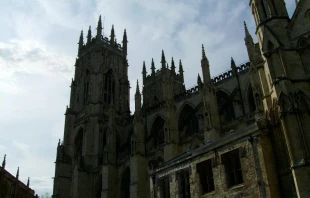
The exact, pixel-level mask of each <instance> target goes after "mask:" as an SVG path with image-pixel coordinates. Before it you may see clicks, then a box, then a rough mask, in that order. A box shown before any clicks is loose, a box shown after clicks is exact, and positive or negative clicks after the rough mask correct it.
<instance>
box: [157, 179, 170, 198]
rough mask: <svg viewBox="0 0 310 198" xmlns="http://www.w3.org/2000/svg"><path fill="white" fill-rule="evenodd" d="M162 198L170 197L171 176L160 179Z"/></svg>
mask: <svg viewBox="0 0 310 198" xmlns="http://www.w3.org/2000/svg"><path fill="white" fill-rule="evenodd" d="M159 185H160V198H170V182H169V176H167V177H165V178H163V179H161V180H160V183H159Z"/></svg>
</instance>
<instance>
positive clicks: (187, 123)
mask: <svg viewBox="0 0 310 198" xmlns="http://www.w3.org/2000/svg"><path fill="white" fill-rule="evenodd" d="M178 128H179V133H180V137H182V136H188V135H192V134H194V133H198V132H199V124H198V118H197V116H196V115H195V110H194V108H193V107H192V106H190V105H188V104H186V105H184V107H183V108H182V110H181V112H180V115H179V121H178Z"/></svg>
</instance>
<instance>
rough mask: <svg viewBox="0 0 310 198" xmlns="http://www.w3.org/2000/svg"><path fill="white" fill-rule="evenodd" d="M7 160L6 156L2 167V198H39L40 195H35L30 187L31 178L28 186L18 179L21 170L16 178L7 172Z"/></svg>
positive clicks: (0, 182) (0, 175)
mask: <svg viewBox="0 0 310 198" xmlns="http://www.w3.org/2000/svg"><path fill="white" fill-rule="evenodd" d="M5 158H6V156H4V159H3V162H2V166H0V198H38V195H36V196H35V195H34V190H32V189H31V188H30V187H29V177H28V181H27V185H25V184H24V183H23V182H21V181H20V180H19V179H18V177H19V168H18V169H17V173H16V176H15V177H14V176H13V175H12V174H11V173H9V172H8V171H7V170H5V165H6V159H5Z"/></svg>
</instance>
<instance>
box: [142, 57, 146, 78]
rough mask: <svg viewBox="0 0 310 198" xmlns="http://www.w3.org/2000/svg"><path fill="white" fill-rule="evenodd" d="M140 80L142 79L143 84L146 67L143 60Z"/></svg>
mask: <svg viewBox="0 0 310 198" xmlns="http://www.w3.org/2000/svg"><path fill="white" fill-rule="evenodd" d="M142 77H143V78H142V80H143V84H144V82H145V79H146V67H145V61H143V67H142Z"/></svg>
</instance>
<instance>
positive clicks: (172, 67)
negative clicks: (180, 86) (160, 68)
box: [171, 57, 175, 73]
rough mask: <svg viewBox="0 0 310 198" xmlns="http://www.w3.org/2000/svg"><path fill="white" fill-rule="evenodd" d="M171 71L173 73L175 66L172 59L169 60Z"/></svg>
mask: <svg viewBox="0 0 310 198" xmlns="http://www.w3.org/2000/svg"><path fill="white" fill-rule="evenodd" d="M171 71H172V73H175V65H174V60H173V57H172V59H171Z"/></svg>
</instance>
